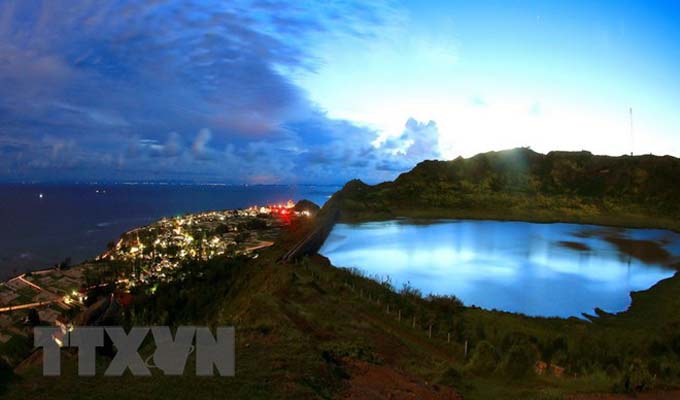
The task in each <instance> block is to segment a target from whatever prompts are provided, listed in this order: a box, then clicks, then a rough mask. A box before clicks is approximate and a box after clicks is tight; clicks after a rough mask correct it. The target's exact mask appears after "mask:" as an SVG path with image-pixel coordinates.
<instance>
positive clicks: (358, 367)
mask: <svg viewBox="0 0 680 400" xmlns="http://www.w3.org/2000/svg"><path fill="white" fill-rule="evenodd" d="M343 363H344V364H345V365H346V368H347V372H349V374H350V376H351V378H350V380H349V388H348V389H347V390H346V391H345V392H344V393H343V394H342V395H340V396H339V398H341V399H394V400H406V399H414V400H416V399H417V400H420V399H422V400H445V399H446V400H462V399H463V398H462V397H461V396H460V395H459V394H458V393H456V392H455V391H454V390H453V389H451V388H448V387H442V386H437V385H430V384H428V383H427V382H425V381H423V380H421V379H418V378H415V377H413V376H410V375H407V374H405V373H404V372H401V371H397V370H395V369H393V368H390V367H387V366H384V365H374V364H369V363H367V362H365V361H359V360H353V359H345V360H343Z"/></svg>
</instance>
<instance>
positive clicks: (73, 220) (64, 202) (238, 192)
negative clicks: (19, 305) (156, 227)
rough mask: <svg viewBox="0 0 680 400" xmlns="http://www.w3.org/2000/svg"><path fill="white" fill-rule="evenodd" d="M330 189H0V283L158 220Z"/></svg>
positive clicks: (76, 258)
mask: <svg viewBox="0 0 680 400" xmlns="http://www.w3.org/2000/svg"><path fill="white" fill-rule="evenodd" d="M339 189H340V188H339V187H334V186H304V185H300V186H283V185H281V186H278V185H266V186H264V185H263V186H210V185H124V184H121V185H10V184H4V185H0V279H5V278H7V277H9V276H11V275H15V274H17V273H22V272H25V271H28V270H34V269H41V268H46V267H49V266H52V265H54V264H56V263H58V262H60V261H62V260H64V259H66V258H67V257H70V258H71V259H72V261H73V262H74V263H75V262H80V261H83V260H86V259H89V258H92V257H94V256H96V255H98V254H100V253H101V252H103V251H104V250H105V249H106V245H107V243H108V242H110V241H115V240H116V239H117V238H118V237H119V236H120V235H121V234H122V233H124V232H126V231H128V230H130V229H132V228H135V227H137V226H142V225H146V224H148V223H150V222H153V221H155V220H157V219H159V218H161V217H165V216H174V215H179V214H183V213H192V212H199V211H207V210H221V209H232V208H242V207H248V206H251V205H254V204H258V205H265V204H271V203H279V202H285V201H287V200H289V199H291V200H294V201H297V200H301V199H308V200H311V201H313V202H315V203H317V204H319V205H322V204H323V203H325V201H326V200H327V199H328V198H329V197H330V195H332V194H333V193H334V192H336V191H337V190H339Z"/></svg>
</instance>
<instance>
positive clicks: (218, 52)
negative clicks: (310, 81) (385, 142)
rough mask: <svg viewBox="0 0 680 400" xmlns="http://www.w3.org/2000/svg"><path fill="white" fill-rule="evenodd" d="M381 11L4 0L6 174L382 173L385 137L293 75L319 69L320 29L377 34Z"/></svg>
mask: <svg viewBox="0 0 680 400" xmlns="http://www.w3.org/2000/svg"><path fill="white" fill-rule="evenodd" d="M379 11H380V9H379V8H376V7H372V6H369V5H365V4H363V3H352V2H345V1H340V2H331V3H328V4H326V5H324V7H314V6H310V5H308V4H304V5H303V3H296V2H278V1H229V2H222V1H214V2H211V1H169V0H168V1H162V0H154V1H151V0H147V1H113V0H109V1H78V2H72V1H37V0H22V1H18V0H17V1H5V2H2V3H0V178H5V179H23V178H35V179H48V180H49V179H62V178H73V179H82V178H100V179H101V178H108V179H175V178H176V179H185V178H188V179H196V180H226V181H234V182H240V181H259V182H280V181H294V180H297V181H300V180H307V181H314V180H328V179H329V178H332V180H333V181H335V182H340V181H343V180H345V179H348V178H352V177H355V176H362V177H367V176H368V177H370V176H371V173H372V172H371V171H372V170H375V169H376V166H378V159H379V157H381V156H384V155H385V153H384V152H383V151H382V150H380V149H375V148H374V147H373V146H372V144H371V142H372V141H373V140H374V139H375V138H376V135H377V134H376V132H373V131H372V130H369V129H365V128H361V127H357V126H355V125H353V124H352V123H350V122H347V121H338V120H332V119H330V118H328V117H326V116H325V115H324V114H323V113H322V112H321V111H319V110H317V109H316V106H315V105H314V104H312V103H311V102H310V101H309V100H308V99H307V97H306V95H305V93H303V92H302V91H301V89H300V88H299V87H298V86H296V85H295V84H294V83H293V82H292V80H291V79H289V78H288V77H287V74H286V71H307V72H309V73H313V71H314V69H315V68H316V66H317V65H319V62H320V60H317V59H315V57H314V56H313V55H312V54H309V53H308V51H307V49H308V48H309V43H310V40H311V38H312V37H313V35H353V36H357V37H370V36H371V34H372V31H371V29H372V28H371V27H375V26H379V25H380V23H381V15H380V12H379ZM405 134H406V133H405ZM409 135H411V134H409ZM409 137H410V136H409ZM428 145H429V144H428ZM418 146H419V145H418ZM409 151H411V150H409ZM412 152H413V153H426V151H425V150H421V149H420V147H415V148H414V149H413V150H412ZM412 155H413V156H414V154H411V153H408V154H407V155H406V156H407V158H410V157H411V156H412ZM388 156H389V157H388V158H392V157H393V155H392V154H389V155H388ZM401 158H403V157H401ZM55 171H58V175H55Z"/></svg>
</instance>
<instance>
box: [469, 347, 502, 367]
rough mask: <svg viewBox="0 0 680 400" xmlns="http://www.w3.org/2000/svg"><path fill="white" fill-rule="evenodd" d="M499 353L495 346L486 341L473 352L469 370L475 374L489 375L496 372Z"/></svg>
mask: <svg viewBox="0 0 680 400" xmlns="http://www.w3.org/2000/svg"><path fill="white" fill-rule="evenodd" d="M498 360H499V357H498V352H497V351H496V348H495V347H493V345H492V344H491V343H489V342H487V341H485V340H483V341H481V342H479V343H478V344H477V346H475V349H474V350H473V352H472V357H470V362H469V363H468V369H469V371H470V372H472V373H473V374H477V375H487V374H490V373H492V372H494V371H495V370H496V366H497V365H498Z"/></svg>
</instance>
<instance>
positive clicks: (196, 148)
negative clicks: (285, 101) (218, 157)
mask: <svg viewBox="0 0 680 400" xmlns="http://www.w3.org/2000/svg"><path fill="white" fill-rule="evenodd" d="M211 137H212V132H210V129H207V128H203V129H201V130H200V131H199V132H198V135H197V136H196V140H194V144H193V145H192V146H191V151H192V152H193V155H194V158H196V159H199V160H202V159H205V157H206V145H207V144H208V141H210V138H211Z"/></svg>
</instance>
